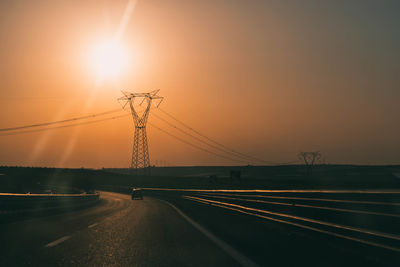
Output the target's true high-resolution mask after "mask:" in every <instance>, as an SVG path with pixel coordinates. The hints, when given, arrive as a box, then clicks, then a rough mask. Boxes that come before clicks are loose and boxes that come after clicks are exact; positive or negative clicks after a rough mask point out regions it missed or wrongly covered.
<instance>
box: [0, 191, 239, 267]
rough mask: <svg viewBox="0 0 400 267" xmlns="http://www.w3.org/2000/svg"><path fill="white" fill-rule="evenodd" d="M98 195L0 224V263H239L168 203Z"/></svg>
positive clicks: (236, 264)
mask: <svg viewBox="0 0 400 267" xmlns="http://www.w3.org/2000/svg"><path fill="white" fill-rule="evenodd" d="M101 197H102V203H101V204H99V205H97V206H96V207H92V208H88V209H84V210H80V211H74V212H69V213H65V214H61V215H56V216H48V217H44V218H35V219H31V220H24V221H18V222H13V223H8V224H2V225H0V226H1V230H0V236H1V240H0V241H1V246H2V249H1V252H0V253H1V254H0V266H238V263H237V261H235V260H234V259H233V258H232V257H231V256H230V255H228V254H227V253H226V252H225V251H224V250H222V249H221V248H220V247H218V246H217V245H216V244H215V243H214V242H213V241H211V240H210V239H209V238H208V237H207V236H206V235H204V234H203V233H202V232H200V231H199V230H198V229H196V228H195V227H193V225H191V224H190V223H189V222H187V220H185V219H184V218H183V217H182V216H181V215H180V214H179V213H178V212H177V211H176V210H175V209H174V208H173V207H171V206H170V205H168V204H167V203H165V202H163V201H160V200H157V199H152V198H145V199H144V200H137V201H136V200H135V201H132V200H131V199H130V196H128V195H122V194H116V193H106V192H102V193H101Z"/></svg>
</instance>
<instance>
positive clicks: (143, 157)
mask: <svg viewBox="0 0 400 267" xmlns="http://www.w3.org/2000/svg"><path fill="white" fill-rule="evenodd" d="M158 91H159V90H155V91H151V92H149V93H129V92H124V91H122V93H123V94H124V96H123V97H121V98H119V99H118V101H124V102H125V103H124V104H123V108H125V106H126V105H127V104H128V103H129V106H130V108H131V112H132V117H133V122H134V124H135V134H134V138H133V150H132V160H131V168H132V169H135V170H136V171H138V170H139V169H145V168H148V167H150V156H149V148H148V144H147V135H146V124H147V118H148V117H149V113H150V109H151V105H152V102H153V100H157V101H158V103H157V107H158V106H159V105H160V103H161V101H162V100H163V99H164V98H163V97H161V96H158V95H157V93H158ZM135 102H139V105H138V106H136V107H135ZM139 107H143V110H142V111H139Z"/></svg>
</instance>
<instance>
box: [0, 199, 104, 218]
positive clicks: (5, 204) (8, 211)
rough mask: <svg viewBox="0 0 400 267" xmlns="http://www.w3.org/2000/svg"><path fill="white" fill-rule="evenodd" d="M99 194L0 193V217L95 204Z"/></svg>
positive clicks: (65, 209) (63, 209) (59, 210)
mask: <svg viewBox="0 0 400 267" xmlns="http://www.w3.org/2000/svg"><path fill="white" fill-rule="evenodd" d="M99 200H100V194H99V193H94V194H85V193H84V194H11V193H0V218H1V219H4V218H10V217H15V216H20V215H29V214H44V213H45V214H47V213H51V212H61V211H68V210H74V209H77V208H82V207H86V206H90V205H93V204H96V203H97V202H98V201H99Z"/></svg>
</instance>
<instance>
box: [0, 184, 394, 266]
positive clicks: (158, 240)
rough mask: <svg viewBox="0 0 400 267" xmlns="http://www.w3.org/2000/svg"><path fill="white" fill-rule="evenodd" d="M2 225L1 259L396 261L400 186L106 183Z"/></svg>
mask: <svg viewBox="0 0 400 267" xmlns="http://www.w3.org/2000/svg"><path fill="white" fill-rule="evenodd" d="M101 198H102V200H101V202H100V204H99V205H96V206H94V207H91V208H85V209H82V210H78V211H71V212H68V213H64V214H59V215H53V216H47V217H42V218H35V219H30V220H23V221H17V222H13V223H7V224H6V223H4V224H1V229H0V235H1V246H2V249H1V250H0V266H257V265H259V266H400V252H399V251H400V249H399V248H400V230H399V228H398V225H399V222H400V208H399V207H400V192H395V193H386V192H383V193H382V192H379V193H368V194H365V193H363V192H361V193H360V192H352V193H343V192H336V193H333V192H329V193H326V192H308V191H304V192H284V191H282V192H279V191H271V192H232V191H230V192H212V191H208V192H203V191H199V192H196V191H190V190H189V191H187V190H183V191H157V190H146V191H145V198H144V200H135V201H132V200H131V199H130V196H128V195H123V194H117V193H109V192H102V193H101Z"/></svg>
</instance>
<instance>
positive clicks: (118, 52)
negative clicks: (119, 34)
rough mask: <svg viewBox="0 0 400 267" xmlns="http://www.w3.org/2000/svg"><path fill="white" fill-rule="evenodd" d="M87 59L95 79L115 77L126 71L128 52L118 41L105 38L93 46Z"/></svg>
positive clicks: (101, 79)
mask: <svg viewBox="0 0 400 267" xmlns="http://www.w3.org/2000/svg"><path fill="white" fill-rule="evenodd" d="M89 61H90V65H91V67H92V69H93V71H94V73H95V75H96V79H97V81H99V82H101V81H104V80H106V79H116V78H118V77H119V76H120V75H121V74H122V73H123V72H124V71H126V68H127V65H128V53H127V51H126V49H125V48H124V46H123V45H122V44H121V43H120V42H117V41H114V40H105V41H102V42H99V43H97V44H96V45H95V46H94V47H93V49H92V51H91V53H90V58H89Z"/></svg>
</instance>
